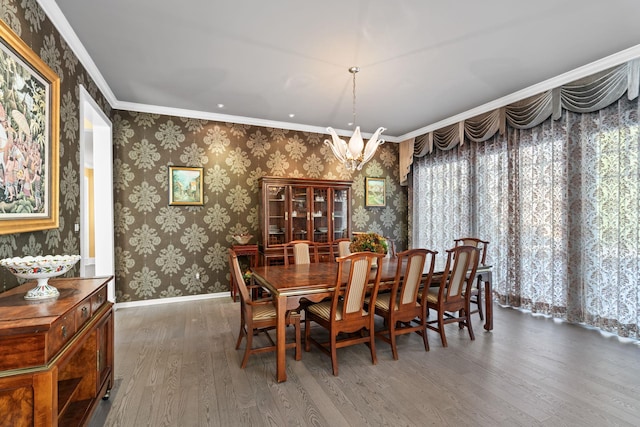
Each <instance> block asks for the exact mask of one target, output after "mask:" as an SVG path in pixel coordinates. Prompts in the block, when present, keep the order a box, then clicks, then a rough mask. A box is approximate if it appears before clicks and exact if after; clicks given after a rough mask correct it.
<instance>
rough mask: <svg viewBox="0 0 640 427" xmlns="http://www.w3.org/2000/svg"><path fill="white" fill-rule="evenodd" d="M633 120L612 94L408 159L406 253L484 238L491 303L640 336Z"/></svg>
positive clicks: (630, 106) (639, 154)
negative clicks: (588, 109) (608, 101)
mask: <svg viewBox="0 0 640 427" xmlns="http://www.w3.org/2000/svg"><path fill="white" fill-rule="evenodd" d="M639 115H640V108H639V106H638V102H637V98H636V100H635V101H630V100H628V99H627V98H621V99H619V100H618V101H615V102H614V103H613V104H612V105H610V106H609V107H606V108H604V109H601V110H599V111H597V112H593V113H585V114H581V113H574V112H569V111H564V112H563V113H562V114H561V117H560V118H559V120H557V121H556V120H552V119H550V118H548V119H547V120H545V121H543V122H542V123H540V124H538V125H536V126H534V127H531V128H528V129H515V128H513V127H511V126H507V127H506V131H505V132H504V134H495V135H494V136H493V137H491V138H490V139H488V140H486V141H485V142H472V143H467V144H464V145H457V146H455V147H453V148H451V149H449V150H447V151H441V150H437V149H436V150H435V151H434V152H433V153H432V154H430V155H427V156H425V157H422V158H416V159H415V160H414V169H413V179H412V187H413V188H412V189H411V194H412V195H413V200H412V212H411V221H410V224H411V226H412V230H411V233H412V240H413V245H412V246H413V247H427V248H430V249H435V250H438V251H439V252H441V253H443V252H444V250H445V249H448V248H450V247H452V246H453V239H455V238H458V237H467V236H477V237H479V238H482V239H484V240H489V241H490V242H491V243H490V245H489V251H488V260H487V262H488V263H489V264H491V265H493V272H494V276H493V280H494V292H495V297H496V300H497V301H498V302H499V303H501V304H505V305H511V306H515V307H523V308H526V309H530V310H532V311H533V312H540V313H545V314H550V315H553V316H555V317H559V318H565V319H567V320H569V321H572V322H585V323H587V324H590V325H594V326H597V327H600V328H602V329H604V330H607V331H611V332H614V333H617V334H618V335H620V336H625V337H633V338H636V339H637V338H640V336H639V332H638V330H639V327H640V243H639V242H640V160H639V159H640V144H639V140H640V133H639V121H640V120H639V118H638V117H639Z"/></svg>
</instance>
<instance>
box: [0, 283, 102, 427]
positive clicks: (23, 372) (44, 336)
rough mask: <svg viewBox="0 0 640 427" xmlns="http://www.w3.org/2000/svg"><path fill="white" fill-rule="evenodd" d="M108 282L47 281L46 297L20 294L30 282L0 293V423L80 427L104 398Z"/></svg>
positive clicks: (8, 424)
mask: <svg viewBox="0 0 640 427" xmlns="http://www.w3.org/2000/svg"><path fill="white" fill-rule="evenodd" d="M111 279H112V278H111V277H103V278H90V279H84V278H82V279H80V278H63V279H51V280H50V281H49V282H50V284H51V285H53V286H55V287H56V288H57V289H58V290H59V291H60V296H58V297H57V298H52V299H48V300H39V301H27V300H25V299H24V295H25V294H26V292H27V291H28V290H29V289H31V288H33V287H34V286H35V282H30V283H27V284H24V285H22V286H19V287H17V288H14V289H11V290H9V291H7V292H4V293H0V349H1V350H0V414H1V415H0V426H61V427H63V426H64V427H67V426H79V425H86V424H88V423H89V421H90V419H91V415H92V414H93V411H94V409H95V406H96V405H97V404H98V402H99V401H100V398H108V397H109V392H110V390H111V387H113V309H112V306H113V303H111V302H110V301H108V300H107V284H108V283H109V281H110V280H111Z"/></svg>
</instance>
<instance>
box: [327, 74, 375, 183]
mask: <svg viewBox="0 0 640 427" xmlns="http://www.w3.org/2000/svg"><path fill="white" fill-rule="evenodd" d="M358 71H360V68H358V67H351V68H349V72H350V73H351V74H353V124H354V125H355V123H356V73H357V72H358ZM385 130H386V129H385V128H383V127H379V128H378V130H377V131H375V133H374V134H373V136H372V137H371V139H369V142H367V145H366V146H365V145H364V141H363V140H362V135H361V134H360V126H356V129H355V130H354V131H353V135H351V139H349V144H347V143H346V142H345V141H344V140H343V139H341V138H340V137H339V136H338V134H337V133H336V131H335V130H334V129H333V128H332V127H328V128H327V131H329V133H330V134H331V138H332V141H330V140H328V139H325V140H324V143H325V144H327V145H328V146H329V147H331V151H333V154H334V155H335V156H336V158H337V159H338V160H340V161H341V162H342V163H343V164H344V167H345V169H347V170H349V171H355V170H362V167H363V166H364V164H365V163H367V162H368V161H369V160H371V158H372V157H373V155H374V154H375V153H376V150H377V149H378V147H379V146H380V145H382V144H384V139H378V137H379V136H380V134H381V133H382V132H384V131H385Z"/></svg>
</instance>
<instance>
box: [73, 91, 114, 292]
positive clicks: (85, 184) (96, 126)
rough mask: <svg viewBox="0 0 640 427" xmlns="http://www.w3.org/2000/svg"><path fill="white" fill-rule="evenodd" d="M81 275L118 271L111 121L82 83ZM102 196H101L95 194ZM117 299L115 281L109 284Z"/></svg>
mask: <svg viewBox="0 0 640 427" xmlns="http://www.w3.org/2000/svg"><path fill="white" fill-rule="evenodd" d="M80 124H81V132H80V165H81V166H80V169H81V171H80V175H81V176H82V179H81V180H80V256H81V259H80V277H102V276H113V275H114V274H115V262H114V256H115V255H114V253H115V248H114V222H113V221H114V219H113V148H112V147H113V140H112V132H111V130H112V128H111V121H110V120H109V119H108V118H107V116H106V115H105V114H104V112H103V111H102V110H101V109H100V107H99V106H98V104H97V103H96V102H95V101H94V99H93V98H92V97H91V95H89V93H88V92H87V90H86V89H85V88H84V87H83V86H82V85H80ZM96 195H99V197H95V196H96ZM108 298H109V300H110V301H115V280H112V281H111V282H110V283H109V285H108Z"/></svg>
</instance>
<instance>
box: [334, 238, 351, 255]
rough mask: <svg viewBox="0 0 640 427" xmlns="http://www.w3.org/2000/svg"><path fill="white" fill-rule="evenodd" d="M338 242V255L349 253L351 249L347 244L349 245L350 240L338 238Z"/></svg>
mask: <svg viewBox="0 0 640 427" xmlns="http://www.w3.org/2000/svg"><path fill="white" fill-rule="evenodd" d="M337 242H338V256H339V257H343V256H347V255H350V254H351V249H349V246H350V245H351V240H349V239H340V240H338V241H337Z"/></svg>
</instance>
